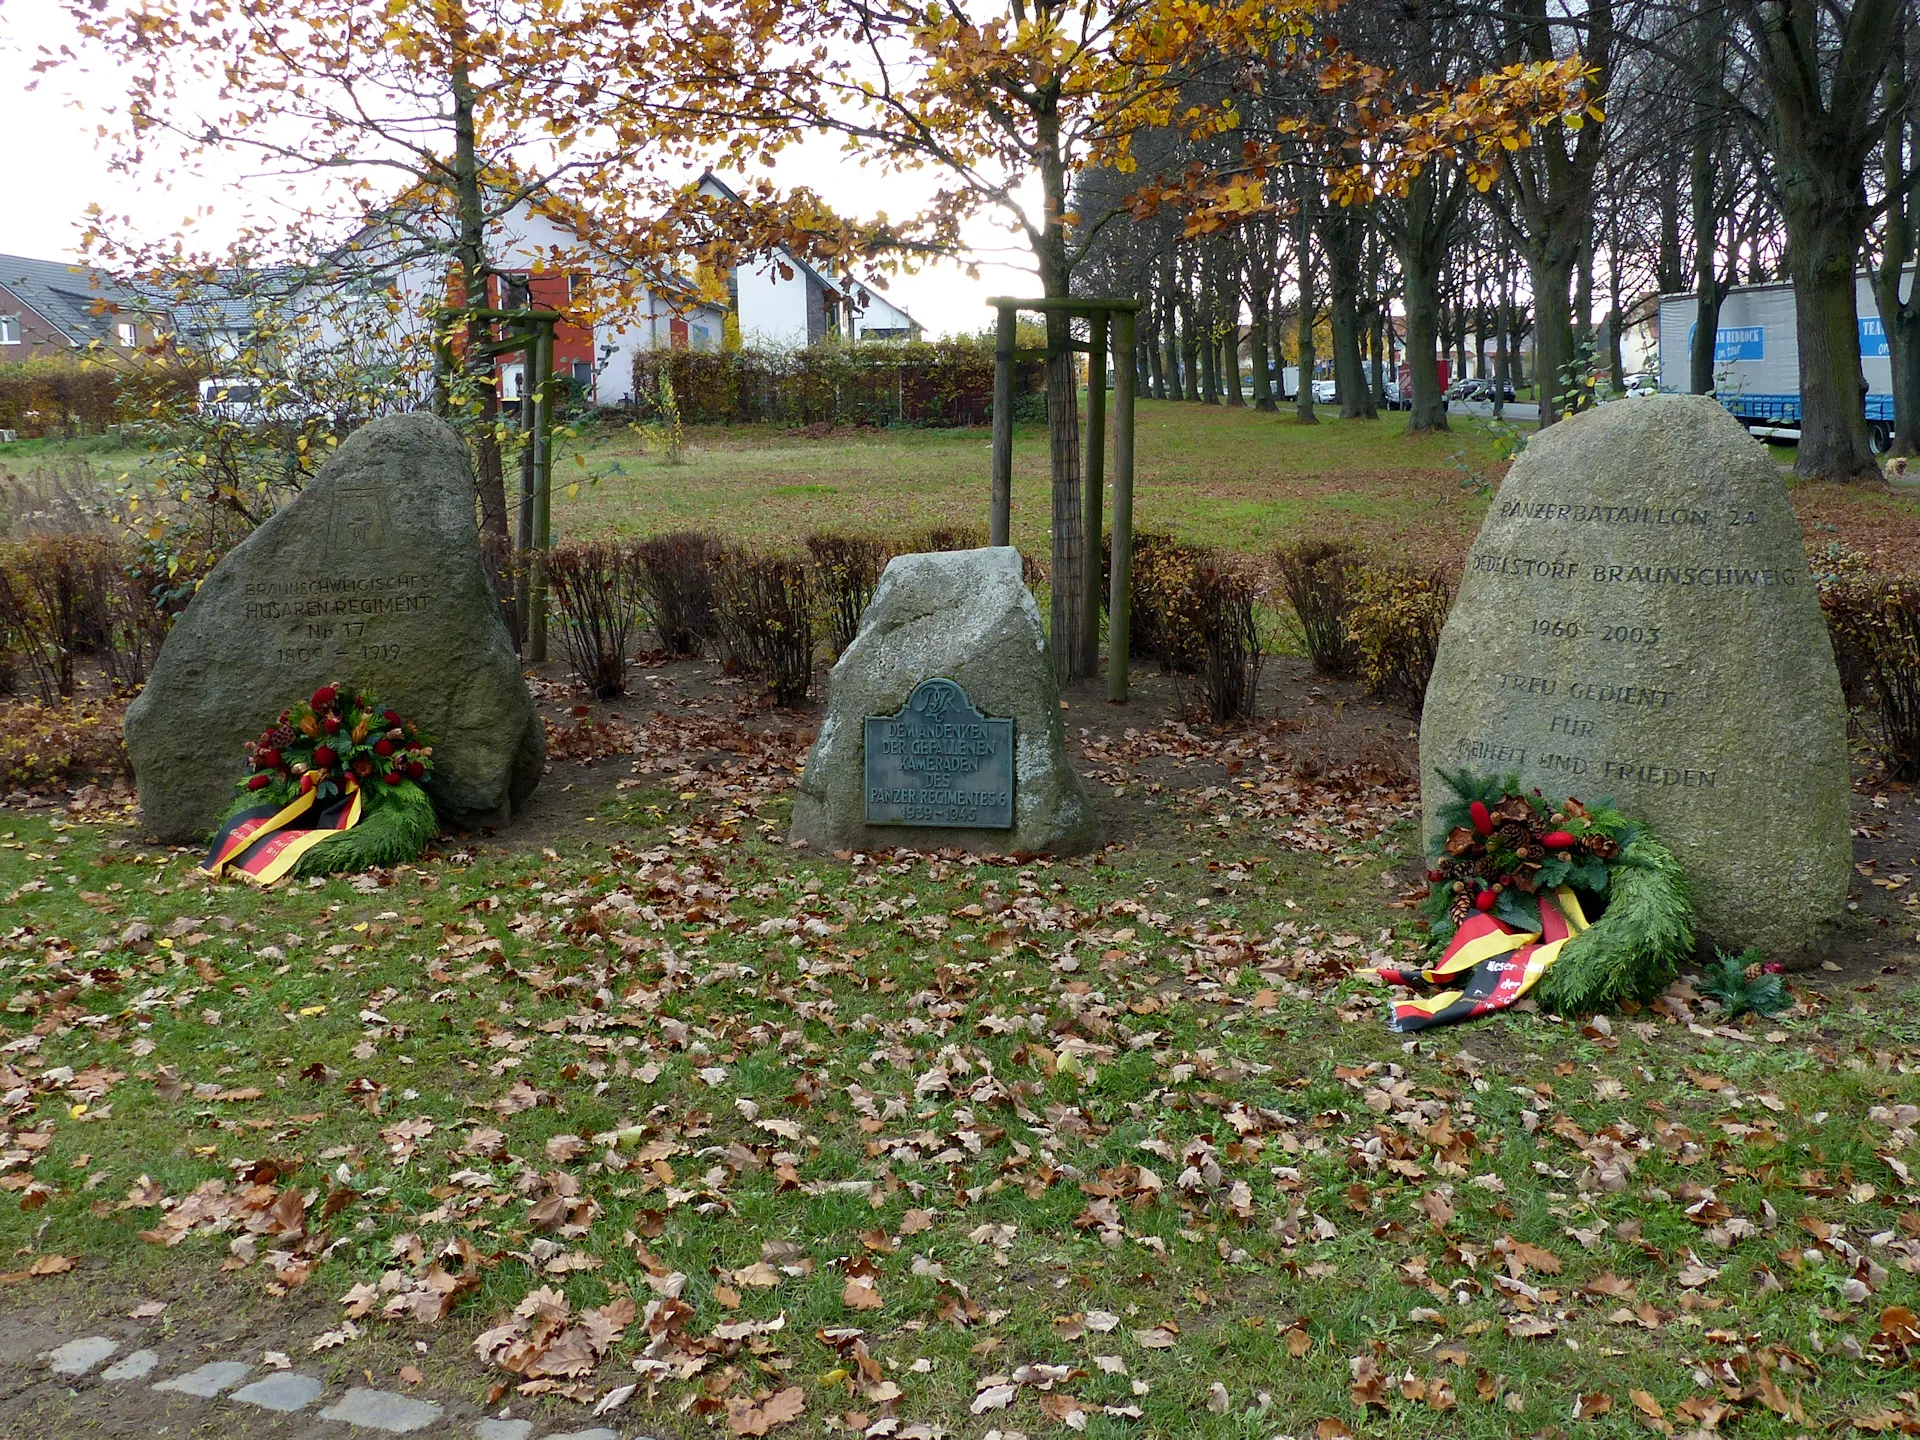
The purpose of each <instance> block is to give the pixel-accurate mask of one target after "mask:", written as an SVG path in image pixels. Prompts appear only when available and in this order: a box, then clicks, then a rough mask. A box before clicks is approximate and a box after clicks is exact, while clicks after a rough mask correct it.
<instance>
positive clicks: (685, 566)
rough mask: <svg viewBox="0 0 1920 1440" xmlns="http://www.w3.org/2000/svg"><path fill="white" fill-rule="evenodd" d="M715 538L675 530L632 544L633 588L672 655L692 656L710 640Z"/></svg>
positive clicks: (714, 625) (714, 629)
mask: <svg viewBox="0 0 1920 1440" xmlns="http://www.w3.org/2000/svg"><path fill="white" fill-rule="evenodd" d="M721 549H722V547H721V544H720V540H719V537H718V536H714V535H709V534H706V533H705V532H704V531H699V530H677V531H673V532H670V533H668V534H665V535H654V536H651V537H650V538H648V539H645V540H638V541H635V542H634V544H633V561H634V565H635V570H634V584H635V585H636V587H637V590H638V594H639V597H640V603H641V604H642V606H644V607H645V609H646V612H647V618H648V619H649V620H650V621H652V622H653V628H654V630H655V631H656V632H658V634H659V636H660V643H661V644H662V645H664V646H665V647H666V648H667V651H668V653H669V654H673V655H698V654H699V653H700V649H701V647H702V646H703V645H705V644H707V643H708V642H710V641H712V640H713V639H714V638H716V637H717V636H718V635H719V633H720V629H719V622H718V619H717V617H716V615H715V612H714V569H715V567H716V566H717V565H718V564H719V563H720V553H721Z"/></svg>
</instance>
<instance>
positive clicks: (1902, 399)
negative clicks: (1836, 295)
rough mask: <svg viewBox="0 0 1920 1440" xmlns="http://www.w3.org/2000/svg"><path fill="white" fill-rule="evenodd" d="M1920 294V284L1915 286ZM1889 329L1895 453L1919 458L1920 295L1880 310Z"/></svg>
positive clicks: (1883, 306)
mask: <svg viewBox="0 0 1920 1440" xmlns="http://www.w3.org/2000/svg"><path fill="white" fill-rule="evenodd" d="M1914 288H1915V290H1916V292H1920V282H1917V283H1916V284H1915V287H1914ZM1880 314H1881V317H1882V322H1881V323H1883V324H1884V325H1885V326H1886V328H1887V359H1888V360H1889V361H1890V362H1891V364H1892V368H1893V449H1892V451H1891V453H1892V454H1895V455H1920V293H1917V294H1916V296H1915V298H1914V299H1913V300H1910V301H1908V302H1907V304H1905V305H1902V306H1899V307H1896V308H1893V309H1889V308H1888V307H1887V306H1885V305H1882V306H1881V307H1880Z"/></svg>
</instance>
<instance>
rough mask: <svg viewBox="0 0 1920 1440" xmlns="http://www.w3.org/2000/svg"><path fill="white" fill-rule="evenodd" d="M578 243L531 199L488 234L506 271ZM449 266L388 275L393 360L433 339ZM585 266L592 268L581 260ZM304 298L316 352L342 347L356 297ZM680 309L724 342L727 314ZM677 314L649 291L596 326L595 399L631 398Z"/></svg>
mask: <svg viewBox="0 0 1920 1440" xmlns="http://www.w3.org/2000/svg"><path fill="white" fill-rule="evenodd" d="M572 243H573V237H572V234H571V232H570V231H568V230H567V229H566V228H565V227H564V226H562V225H560V224H558V223H557V222H555V221H554V220H553V219H552V218H551V217H549V216H546V215H543V214H540V213H539V212H537V211H534V210H533V209H532V208H531V207H530V206H528V205H525V204H522V205H521V206H519V207H517V208H516V209H515V210H514V211H513V212H512V213H511V214H509V215H507V216H504V217H502V218H501V219H500V220H499V221H497V222H496V223H495V225H494V227H493V231H492V233H491V235H490V237H489V246H490V248H491V250H492V253H493V255H494V257H495V263H496V264H497V265H498V267H499V268H500V269H502V270H506V271H532V270H534V269H536V268H539V269H541V270H543V271H544V270H545V269H546V268H547V267H548V266H549V265H550V264H551V263H552V255H553V252H554V251H555V249H556V248H557V249H559V250H560V251H562V252H563V253H564V251H565V249H566V247H567V246H569V245H570V244H572ZM360 255H361V263H364V264H366V265H368V266H379V265H381V263H382V259H383V256H384V257H391V258H395V259H397V250H396V247H395V246H394V245H393V244H392V243H391V242H390V241H388V240H387V239H386V238H385V237H381V236H375V237H372V238H370V239H369V240H368V242H367V243H366V244H365V245H364V246H363V248H362V250H361V252H360ZM448 263H449V262H448V260H447V259H446V258H444V257H415V258H412V259H410V260H409V261H408V262H407V263H406V264H404V265H399V266H397V268H395V269H392V270H388V271H387V272H386V273H387V276H388V280H389V283H390V284H391V285H392V287H393V288H394V290H395V291H396V292H397V293H398V295H399V297H400V302H401V311H402V314H401V317H400V318H399V319H398V320H397V321H390V320H388V319H387V317H386V316H385V314H384V307H382V312H381V313H380V314H379V316H378V317H377V325H378V327H379V328H381V329H386V330H389V331H391V332H392V339H391V340H390V341H389V342H388V346H387V348H388V350H389V354H388V355H387V356H386V357H385V358H386V360H387V361H388V363H391V362H392V360H393V359H394V358H395V357H394V356H393V355H392V354H391V351H392V350H393V349H395V348H398V347H399V346H407V347H409V348H411V347H412V346H413V345H416V344H421V343H425V340H426V337H430V336H431V333H432V317H433V312H434V311H435V310H436V309H437V308H438V307H439V306H441V305H443V304H445V303H446V299H447V289H446V286H447V265H448ZM356 268H358V266H356ZM579 268H580V269H588V268H591V267H589V266H587V265H584V264H583V265H581V266H580V267H579ZM792 291H793V300H794V304H795V307H796V308H797V310H798V313H799V316H800V319H799V330H800V341H801V343H804V342H805V338H806V297H805V287H804V284H802V283H800V282H799V280H798V277H796V281H795V284H794V285H793V287H792ZM782 299H783V300H784V299H785V296H783V297H782ZM298 303H299V304H300V305H301V308H302V309H303V310H304V311H305V312H306V313H307V315H308V316H309V317H310V321H309V323H310V325H311V329H312V345H313V348H314V349H315V350H316V351H319V352H328V351H334V350H337V349H338V348H339V347H340V346H342V345H343V344H344V343H345V342H346V341H347V339H348V335H349V331H351V330H357V329H359V328H360V323H359V322H360V320H361V318H362V317H361V314H357V313H356V307H355V305H354V303H353V301H352V297H350V296H343V295H341V294H340V293H339V291H338V288H337V287H310V288H309V290H308V291H306V292H304V293H303V294H302V296H301V297H300V300H299V302H298ZM370 308H371V307H370ZM363 313H364V312H363ZM681 314H682V317H683V318H684V319H685V320H686V321H687V325H688V332H689V339H688V343H689V346H690V348H693V349H696V350H701V349H714V348H717V347H718V346H719V345H720V344H721V341H722V338H723V335H724V333H725V324H726V317H725V314H724V312H723V311H721V310H720V309H718V308H717V307H714V306H711V305H706V304H696V305H693V306H690V307H689V306H686V305H685V304H684V302H683V305H682V310H681ZM673 316H674V309H673V306H672V305H671V303H669V302H668V301H667V300H665V299H663V298H662V297H661V296H660V295H658V294H657V293H656V292H654V291H652V290H650V289H648V290H643V291H642V292H641V293H640V294H639V295H638V297H637V298H636V299H635V301H634V304H633V308H632V311H631V313H629V314H628V315H626V316H624V317H622V318H620V319H618V320H614V321H603V322H601V323H599V324H596V325H595V326H594V332H593V354H594V399H595V401H596V402H597V403H599V404H603V405H612V404H619V403H621V402H624V401H628V400H631V399H632V398H633V360H634V356H635V355H636V354H638V353H639V352H640V351H642V350H651V349H660V350H665V349H667V348H668V347H669V345H670V344H671V321H672V319H673ZM358 343H360V344H362V345H369V344H377V343H378V342H368V341H367V340H365V339H362V340H361V341H359V342H358ZM418 368H419V369H420V371H421V372H422V384H421V386H420V387H419V388H420V393H419V396H418V399H419V401H420V402H421V403H425V400H426V398H427V394H428V386H427V381H426V379H425V377H426V375H427V373H428V372H430V370H431V362H430V360H429V359H428V358H427V357H425V356H423V357H422V363H421V364H420V365H419V367H418Z"/></svg>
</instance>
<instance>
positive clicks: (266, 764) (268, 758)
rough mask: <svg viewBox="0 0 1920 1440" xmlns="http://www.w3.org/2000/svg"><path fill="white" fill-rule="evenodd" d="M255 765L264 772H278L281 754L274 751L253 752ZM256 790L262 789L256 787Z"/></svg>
mask: <svg viewBox="0 0 1920 1440" xmlns="http://www.w3.org/2000/svg"><path fill="white" fill-rule="evenodd" d="M253 763H254V764H255V765H257V766H259V767H260V768H261V769H262V770H278V769H279V768H280V752H279V751H278V750H274V749H266V750H256V751H254V752H253ZM254 788H255V789H256V790H257V789H259V788H260V787H259V786H257V785H256V786H255V787H254Z"/></svg>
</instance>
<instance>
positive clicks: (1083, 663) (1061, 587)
mask: <svg viewBox="0 0 1920 1440" xmlns="http://www.w3.org/2000/svg"><path fill="white" fill-rule="evenodd" d="M1039 131H1040V140H1041V144H1042V147H1043V150H1042V159H1041V165H1040V184H1041V194H1042V197H1043V199H1044V202H1045V204H1046V228H1045V230H1044V231H1043V232H1042V237H1041V243H1040V244H1039V245H1037V246H1036V247H1035V248H1036V251H1037V252H1038V253H1037V254H1036V256H1035V258H1036V259H1037V260H1038V261H1039V268H1040V286H1041V293H1042V294H1043V295H1045V296H1046V297H1047V298H1048V299H1050V300H1051V299H1064V298H1066V296H1067V295H1069V294H1070V293H1071V289H1072V287H1071V283H1070V282H1071V279H1072V276H1071V274H1070V272H1069V270H1068V264H1067V256H1066V249H1067V229H1066V223H1065V220H1064V218H1063V217H1064V216H1065V215H1066V213H1067V177H1066V166H1065V164H1064V163H1063V162H1062V161H1061V159H1060V155H1061V148H1060V137H1059V121H1058V118H1057V117H1056V116H1055V115H1053V114H1052V113H1051V112H1046V111H1043V112H1042V114H1041V115H1040V117H1039ZM1072 339H1073V324H1072V321H1071V320H1070V319H1069V318H1068V316H1067V315H1066V314H1065V313H1064V312H1062V311H1059V310H1049V311H1047V362H1046V376H1047V436H1048V440H1049V442H1050V443H1049V446H1048V449H1049V459H1050V461H1051V472H1052V476H1053V555H1052V565H1051V568H1050V573H1049V574H1048V576H1047V583H1048V588H1049V590H1050V591H1051V592H1052V607H1051V609H1052V614H1051V616H1050V619H1051V621H1052V625H1051V630H1050V637H1049V638H1050V640H1051V644H1052V649H1053V668H1054V673H1055V674H1056V675H1057V676H1058V677H1059V678H1060V679H1061V680H1063V681H1064V680H1072V679H1075V678H1077V677H1079V676H1083V675H1091V674H1094V673H1096V672H1097V670H1098V665H1099V657H1098V656H1097V655H1095V656H1089V655H1087V654H1086V653H1085V649H1086V645H1085V639H1086V637H1085V635H1084V633H1083V631H1084V630H1085V625H1084V623H1083V621H1084V616H1085V608H1086V606H1085V601H1086V596H1085V587H1084V586H1083V585H1082V584H1081V576H1082V569H1081V567H1082V566H1083V565H1085V564H1087V563H1089V561H1088V555H1087V543H1086V542H1087V537H1086V536H1084V535H1083V534H1082V533H1081V530H1082V524H1083V521H1082V512H1081V496H1080V394H1079V384H1078V380H1079V377H1078V374H1077V369H1078V367H1077V366H1076V364H1075V362H1074V353H1073V351H1072V350H1071V349H1070V348H1068V347H1069V346H1070V344H1071V342H1072ZM1094 543H1095V544H1098V543H1099V542H1098V540H1097V538H1096V539H1095V541H1094Z"/></svg>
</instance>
